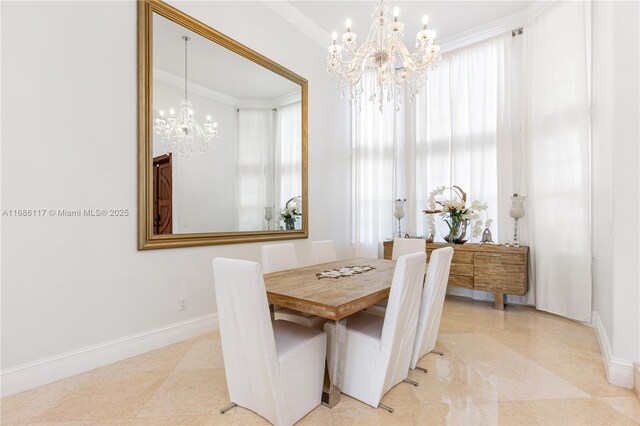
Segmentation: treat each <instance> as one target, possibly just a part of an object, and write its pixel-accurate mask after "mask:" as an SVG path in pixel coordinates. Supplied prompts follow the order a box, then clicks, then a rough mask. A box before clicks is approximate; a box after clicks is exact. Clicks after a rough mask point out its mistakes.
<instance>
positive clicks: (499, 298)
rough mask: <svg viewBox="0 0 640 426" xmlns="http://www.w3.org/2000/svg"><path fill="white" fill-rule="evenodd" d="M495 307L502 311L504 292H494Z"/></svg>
mask: <svg viewBox="0 0 640 426" xmlns="http://www.w3.org/2000/svg"><path fill="white" fill-rule="evenodd" d="M496 309H500V310H501V311H504V293H496Z"/></svg>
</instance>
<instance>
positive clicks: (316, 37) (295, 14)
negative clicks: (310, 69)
mask: <svg viewBox="0 0 640 426" xmlns="http://www.w3.org/2000/svg"><path fill="white" fill-rule="evenodd" d="M556 1H557V0H536V1H535V2H534V3H533V4H531V6H529V7H528V8H526V9H525V10H522V11H520V12H516V13H513V14H511V15H508V16H505V17H503V18H500V19H497V20H495V21H492V22H489V23H487V24H483V25H479V26H477V27H474V28H471V29H469V30H467V31H463V32H461V33H458V34H455V35H452V36H449V37H447V38H444V39H442V40H439V41H438V44H439V45H440V48H441V51H442V52H443V53H447V52H451V51H453V50H456V49H460V48H463V47H466V46H469V45H471V44H474V43H478V42H480V41H484V40H487V39H489V38H491V37H495V36H497V35H499V34H502V33H505V32H507V31H511V30H513V29H515V28H518V27H521V26H523V25H526V24H528V23H529V22H530V21H531V20H533V18H535V17H537V16H539V15H540V14H542V13H543V12H544V11H545V10H547V9H548V8H549V7H551V6H552V5H553V4H554V3H556ZM262 3H263V4H264V5H265V6H267V7H268V8H269V9H271V10H272V11H273V12H275V13H276V14H277V15H279V16H280V17H282V18H283V19H284V20H286V21H287V22H289V23H290V24H291V25H293V26H294V27H296V28H297V29H298V30H300V31H301V32H302V33H304V34H306V35H307V36H308V37H309V38H311V39H312V40H313V41H315V42H316V43H318V44H319V45H320V46H322V47H323V48H326V47H327V46H328V45H329V43H330V40H329V36H328V34H327V33H326V32H325V31H324V30H323V29H322V28H320V26H319V25H318V24H316V22H315V21H314V20H313V19H311V18H310V17H309V16H307V15H305V14H304V13H302V12H300V10H299V9H298V8H296V7H295V6H293V5H292V4H291V3H290V2H289V1H286V0H283V1H268V0H263V1H262Z"/></svg>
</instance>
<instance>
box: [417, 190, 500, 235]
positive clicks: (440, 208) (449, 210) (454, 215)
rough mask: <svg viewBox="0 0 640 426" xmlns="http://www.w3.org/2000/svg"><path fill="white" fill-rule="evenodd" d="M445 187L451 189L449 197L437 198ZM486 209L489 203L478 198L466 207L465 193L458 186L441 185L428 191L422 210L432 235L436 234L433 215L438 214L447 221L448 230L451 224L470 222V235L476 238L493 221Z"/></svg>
mask: <svg viewBox="0 0 640 426" xmlns="http://www.w3.org/2000/svg"><path fill="white" fill-rule="evenodd" d="M447 189H449V190H450V191H451V196H450V198H449V199H444V200H443V199H439V196H441V195H443V194H444V192H445V191H446V190H447ZM488 209H489V205H488V204H487V203H485V202H482V201H478V200H475V201H473V202H472V203H471V206H469V207H467V194H466V193H465V192H464V191H463V190H462V189H461V188H460V187H459V186H456V185H454V186H451V187H448V186H444V185H442V186H439V187H437V188H435V189H434V190H433V191H431V192H430V193H429V198H428V199H427V210H424V213H425V214H426V215H427V224H428V226H429V233H430V234H431V235H433V236H435V235H436V221H435V218H434V215H435V214H440V215H441V216H442V218H443V220H444V221H445V222H447V224H448V226H449V230H450V231H451V227H452V225H453V224H459V223H461V222H464V221H469V222H472V223H473V228H472V236H473V238H478V237H480V235H481V234H482V230H483V229H484V228H490V227H491V224H492V223H493V219H491V218H489V213H488ZM483 212H484V216H485V217H486V218H487V219H486V220H485V221H483V220H482V216H483ZM462 237H464V235H463V236H462ZM462 242H463V241H462Z"/></svg>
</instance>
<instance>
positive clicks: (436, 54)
mask: <svg viewBox="0 0 640 426" xmlns="http://www.w3.org/2000/svg"><path fill="white" fill-rule="evenodd" d="M388 12H389V8H388V7H387V5H386V4H384V3H382V2H381V3H380V4H378V5H377V6H376V7H375V9H374V10H373V13H372V14H371V17H372V18H373V22H372V24H371V27H370V28H369V33H368V34H367V38H366V40H365V41H364V43H363V44H362V45H361V46H360V47H357V46H356V39H357V36H356V33H354V32H353V31H351V20H350V19H347V31H346V32H345V33H344V34H342V37H341V39H340V40H341V41H342V43H339V42H338V33H336V32H335V31H334V32H333V44H332V45H331V46H329V56H328V57H327V64H328V70H329V72H330V73H332V74H334V75H335V76H336V78H337V79H338V82H337V87H338V88H339V89H341V91H342V95H343V96H344V93H345V89H347V90H348V92H349V96H350V99H349V103H350V104H351V105H353V104H354V103H357V102H358V100H359V98H360V95H361V94H362V93H363V91H364V85H365V84H366V85H367V86H368V87H367V89H368V90H367V93H368V94H369V96H368V98H369V101H370V102H374V101H376V102H378V103H379V105H380V107H379V109H380V111H382V105H383V102H384V99H385V98H386V99H387V101H391V100H393V102H394V106H395V109H396V110H399V109H400V103H401V101H402V96H403V92H404V90H405V89H406V91H407V96H408V97H409V101H410V102H412V101H413V99H414V97H415V95H417V94H418V92H420V89H421V88H422V86H423V85H424V83H425V81H426V79H427V70H428V69H429V68H433V67H434V66H436V64H437V63H438V61H439V60H440V46H438V45H436V44H434V40H435V38H436V32H435V31H434V30H431V29H427V22H428V17H427V15H424V17H423V18H422V29H421V30H420V31H418V34H417V35H416V44H415V48H416V50H415V51H414V52H410V51H409V49H408V48H407V47H406V46H405V45H404V42H403V38H404V24H402V23H401V22H400V21H398V15H399V9H398V8H397V7H396V8H394V10H393V19H390V18H389V16H388ZM365 73H371V74H372V75H371V76H370V78H369V76H367V77H366V78H364V80H366V81H365V82H364V83H363V75H364V74H365Z"/></svg>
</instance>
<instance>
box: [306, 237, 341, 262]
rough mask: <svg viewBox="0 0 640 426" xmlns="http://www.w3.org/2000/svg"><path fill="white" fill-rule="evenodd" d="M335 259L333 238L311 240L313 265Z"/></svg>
mask: <svg viewBox="0 0 640 426" xmlns="http://www.w3.org/2000/svg"><path fill="white" fill-rule="evenodd" d="M337 259H338V258H337V256H336V248H335V246H334V245H333V240H323V241H312V242H311V262H312V264H313V265H319V264H321V263H329V262H335V261H336V260H337Z"/></svg>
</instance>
